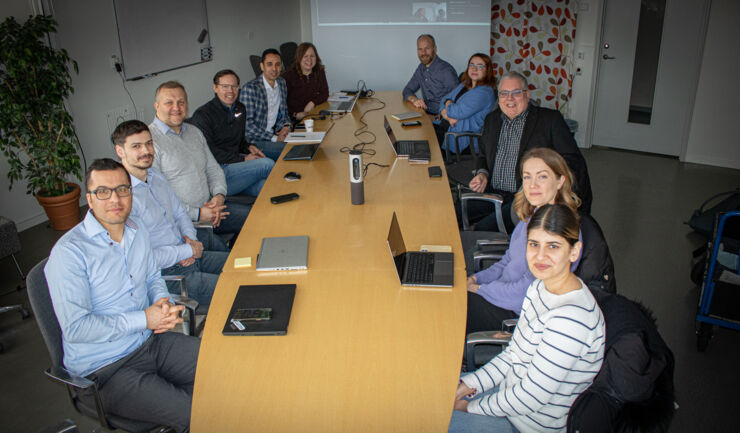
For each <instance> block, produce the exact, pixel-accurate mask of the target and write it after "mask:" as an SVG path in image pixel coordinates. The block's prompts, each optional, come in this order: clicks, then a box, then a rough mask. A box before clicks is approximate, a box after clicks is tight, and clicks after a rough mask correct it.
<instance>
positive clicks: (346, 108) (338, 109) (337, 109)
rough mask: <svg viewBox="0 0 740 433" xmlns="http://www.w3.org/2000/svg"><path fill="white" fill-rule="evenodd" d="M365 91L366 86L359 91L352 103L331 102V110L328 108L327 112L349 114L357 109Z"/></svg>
mask: <svg viewBox="0 0 740 433" xmlns="http://www.w3.org/2000/svg"><path fill="white" fill-rule="evenodd" d="M364 91H365V85H364V84H363V85H362V88H361V89H359V90H358V91H357V92H356V93H355V95H354V98H352V100H351V101H343V102H336V101H335V102H331V103H330V104H329V108H327V110H326V111H328V112H329V113H349V112H351V111H352V110H353V109H354V108H355V103H356V102H357V100H358V99H360V95H362V93H363V92H364Z"/></svg>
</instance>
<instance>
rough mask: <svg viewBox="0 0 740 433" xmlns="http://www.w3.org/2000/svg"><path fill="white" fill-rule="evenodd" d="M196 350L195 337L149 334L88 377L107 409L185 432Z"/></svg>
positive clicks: (176, 334) (191, 396)
mask: <svg viewBox="0 0 740 433" xmlns="http://www.w3.org/2000/svg"><path fill="white" fill-rule="evenodd" d="M199 348H200V340H199V339H198V338H196V337H191V336H187V335H183V334H179V333H176V332H165V333H164V334H153V335H152V336H151V337H149V339H148V340H147V341H146V342H144V344H143V345H142V346H141V347H139V348H138V349H136V350H135V351H133V352H132V353H130V354H129V355H128V356H126V357H124V358H122V359H119V360H118V361H116V362H114V363H113V364H110V365H106V366H105V367H103V368H101V369H99V370H98V371H96V372H95V373H93V374H91V375H90V376H88V377H89V378H90V379H92V380H94V381H95V382H96V383H97V384H98V389H99V390H100V397H101V399H102V400H103V407H105V411H106V413H110V414H113V415H117V416H119V417H123V418H128V419H132V420H137V421H146V422H151V423H154V424H162V425H166V426H170V427H172V428H175V429H176V430H177V431H187V430H188V428H189V426H190V405H191V401H192V399H193V384H194V382H195V366H196V364H197V360H198V349H199Z"/></svg>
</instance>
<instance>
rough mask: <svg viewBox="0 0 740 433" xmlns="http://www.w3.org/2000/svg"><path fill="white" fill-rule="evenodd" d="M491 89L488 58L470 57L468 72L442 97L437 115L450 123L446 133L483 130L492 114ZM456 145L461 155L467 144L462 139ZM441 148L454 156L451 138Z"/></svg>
mask: <svg viewBox="0 0 740 433" xmlns="http://www.w3.org/2000/svg"><path fill="white" fill-rule="evenodd" d="M495 85H496V79H495V78H494V77H493V65H492V63H491V58H490V57H488V56H487V55H485V54H482V53H475V54H473V55H472V56H471V57H470V60H469V61H468V69H467V70H466V71H465V73H463V76H462V78H461V79H460V84H458V85H457V87H455V88H454V89H452V91H451V92H450V93H448V94H446V95H445V96H443V97H442V100H441V101H442V104H443V105H444V108H443V109H442V111H441V112H440V113H439V114H440V116H442V117H443V118H444V119H445V120H447V121H448V122H450V128H449V129H448V130H447V131H448V132H480V130H481V129H482V128H483V119H485V118H486V115H487V114H488V113H490V112H491V110H493V107H494V104H495V103H496V96H495V94H494V92H493V88H494V87H495ZM459 145H460V150H461V151H462V150H463V149H467V147H468V146H470V140H469V139H468V138H467V137H462V138H461V139H460V141H459ZM442 148H443V149H449V151H451V152H455V143H454V142H453V140H452V137H449V138H448V139H447V143H445V144H444V145H443V146H442ZM476 150H477V144H476Z"/></svg>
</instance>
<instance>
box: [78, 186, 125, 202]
mask: <svg viewBox="0 0 740 433" xmlns="http://www.w3.org/2000/svg"><path fill="white" fill-rule="evenodd" d="M113 191H115V192H116V195H117V196H118V197H119V198H121V197H128V196H130V195H131V185H118V186H117V187H115V188H108V187H105V186H100V187H98V188H97V189H94V190H92V191H88V192H87V193H88V194H94V195H95V198H97V199H98V200H108V199H109V198H110V196H111V194H113Z"/></svg>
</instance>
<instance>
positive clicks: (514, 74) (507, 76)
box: [498, 71, 529, 90]
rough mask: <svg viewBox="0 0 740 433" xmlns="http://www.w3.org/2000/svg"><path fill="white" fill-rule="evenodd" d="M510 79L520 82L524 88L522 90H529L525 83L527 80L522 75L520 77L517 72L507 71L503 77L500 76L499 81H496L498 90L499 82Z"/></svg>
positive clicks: (527, 83) (527, 84)
mask: <svg viewBox="0 0 740 433" xmlns="http://www.w3.org/2000/svg"><path fill="white" fill-rule="evenodd" d="M511 78H516V79H518V80H519V81H521V82H522V86H524V90H529V82H528V81H527V78H526V77H525V76H524V75H522V74H520V73H519V72H517V71H508V72H505V73H504V75H502V76H501V78H499V80H498V86H499V88H500V87H501V82H502V81H504V80H506V79H511Z"/></svg>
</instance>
